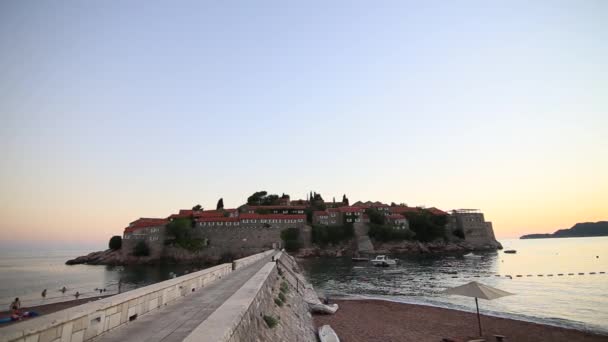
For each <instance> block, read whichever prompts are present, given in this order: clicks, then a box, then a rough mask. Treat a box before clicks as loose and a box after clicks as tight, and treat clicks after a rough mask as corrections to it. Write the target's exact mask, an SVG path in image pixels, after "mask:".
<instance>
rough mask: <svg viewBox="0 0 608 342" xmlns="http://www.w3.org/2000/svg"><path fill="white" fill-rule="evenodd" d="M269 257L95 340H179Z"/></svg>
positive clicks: (135, 341)
mask: <svg viewBox="0 0 608 342" xmlns="http://www.w3.org/2000/svg"><path fill="white" fill-rule="evenodd" d="M270 260H271V258H270V257H268V258H264V259H262V260H259V261H257V262H255V263H253V264H251V265H248V266H245V267H243V268H241V269H238V270H236V271H233V272H232V273H230V274H229V275H227V276H225V277H223V278H222V279H219V280H216V281H215V282H213V283H211V284H210V285H208V286H206V287H203V288H201V289H199V290H197V292H195V293H194V294H192V295H189V296H186V297H181V298H179V299H177V300H175V301H174V302H172V303H170V304H167V306H163V307H161V308H159V309H157V310H154V311H152V312H150V313H148V314H145V315H143V316H141V317H140V318H138V319H137V320H136V321H133V322H131V323H128V324H127V325H122V326H119V327H117V328H116V329H114V330H110V331H109V332H107V333H105V334H102V335H100V336H99V337H98V338H96V339H95V340H94V341H96V342H98V341H99V342H114V341H116V342H123V341H124V342H129V341H133V342H141V341H145V342H158V341H163V342H173V341H180V342H181V341H182V340H183V339H184V338H186V336H188V334H190V332H191V331H192V330H194V328H196V327H197V326H198V325H199V324H201V323H202V322H203V321H204V320H205V319H206V318H207V317H209V315H211V314H212V313H213V312H214V311H215V310H216V309H217V308H218V307H219V306H220V305H222V304H223V303H224V302H225V301H226V299H228V298H229V297H230V296H232V295H233V294H234V293H235V292H236V291H237V290H238V289H239V288H241V286H243V284H245V283H246V282H247V280H249V278H251V277H252V276H253V275H254V274H255V273H256V272H257V271H259V270H260V269H261V268H262V266H264V265H265V264H266V263H267V262H269V261H270Z"/></svg>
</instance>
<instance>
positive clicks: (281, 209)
mask: <svg viewBox="0 0 608 342" xmlns="http://www.w3.org/2000/svg"><path fill="white" fill-rule="evenodd" d="M305 209H306V206H304V205H248V204H245V205H242V206H240V207H239V211H240V212H241V213H244V214H257V213H260V212H264V214H266V213H267V214H283V215H302V214H304V210H305Z"/></svg>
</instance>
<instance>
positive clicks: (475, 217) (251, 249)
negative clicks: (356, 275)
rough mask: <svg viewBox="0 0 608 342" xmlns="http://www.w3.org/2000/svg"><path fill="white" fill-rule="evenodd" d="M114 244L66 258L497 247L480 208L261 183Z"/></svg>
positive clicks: (155, 221)
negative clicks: (283, 189) (304, 191)
mask: <svg viewBox="0 0 608 342" xmlns="http://www.w3.org/2000/svg"><path fill="white" fill-rule="evenodd" d="M109 247H110V248H109V249H108V250H106V251H101V252H94V253H90V254H88V255H85V256H81V257H78V258H76V259H72V260H69V261H67V262H66V263H67V264H70V265H71V264H103V265H125V264H146V263H157V262H169V263H171V262H175V263H205V264H215V263H218V262H224V261H230V260H233V259H235V258H239V257H243V256H247V255H251V254H255V253H259V252H262V251H264V250H267V249H269V248H276V247H284V248H285V249H286V250H288V251H290V252H291V253H293V254H295V255H296V256H299V257H310V256H338V257H339V256H346V255H357V254H372V253H400V254H403V253H464V252H469V251H474V250H496V249H502V246H501V245H500V243H499V242H498V241H496V239H495V237H494V230H493V228H492V223H491V222H488V221H486V220H485V218H484V215H483V213H482V212H480V211H479V210H471V209H466V210H465V209H460V210H451V211H443V210H440V209H437V208H434V207H431V208H424V207H410V206H408V205H406V204H403V203H402V204H396V203H391V204H385V203H382V202H372V201H366V202H362V201H359V202H356V203H353V204H350V203H349V200H348V198H347V197H346V195H343V196H342V200H341V201H336V200H335V198H334V199H333V200H332V201H325V200H323V198H322V196H321V195H320V194H318V193H315V192H311V193H310V194H309V195H307V198H306V199H305V200H303V199H300V200H291V199H290V196H289V195H286V194H282V195H281V196H279V195H275V194H268V193H267V192H266V191H259V192H256V193H254V194H252V195H251V196H249V197H248V198H247V202H246V203H245V204H243V205H241V206H239V207H238V208H233V209H225V208H224V204H223V199H221V198H220V199H219V201H218V203H217V205H216V208H215V209H213V210H205V209H204V208H202V206H200V205H196V206H194V207H192V209H182V210H179V212H177V213H174V214H171V215H169V216H167V217H165V218H162V217H161V218H139V219H137V220H135V221H133V222H131V223H130V224H129V225H128V226H127V227H125V228H124V230H123V234H122V236H114V237H112V239H111V240H110V244H109Z"/></svg>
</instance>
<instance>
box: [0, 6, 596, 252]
mask: <svg viewBox="0 0 608 342" xmlns="http://www.w3.org/2000/svg"><path fill="white" fill-rule="evenodd" d="M606 42H608V2H606V1H592V0H585V1H533V2H530V1H508V2H506V1H505V2H495V1H494V2H488V1H457V2H456V1H454V2H448V1H437V2H435V1H428V2H426V1H425V2H421V1H377V2H373V3H372V2H369V1H301V2H296V1H255V2H252V1H192V2H189V1H155V2H149V1H127V2H124V1H50V0H43V1H28V0H26V1H21V0H19V1H12V0H8V1H2V2H0V51H2V52H1V53H0V122H1V123H2V124H1V125H0V156H1V157H2V158H0V241H3V242H10V241H16V242H19V241H21V242H23V241H29V242H32V241H40V242H49V243H54V242H62V243H72V244H81V243H97V242H105V241H107V240H108V239H109V237H110V236H112V235H116V234H121V232H122V230H123V228H124V227H125V226H126V225H127V224H128V223H129V222H131V221H133V220H135V219H137V218H139V217H166V216H168V215H169V214H171V213H173V212H176V211H177V210H178V209H180V208H191V207H192V206H193V205H195V204H199V203H200V204H201V205H203V207H205V208H215V204H216V202H217V200H218V198H220V197H222V198H223V199H224V203H225V204H226V207H236V206H238V205H240V204H242V203H243V202H245V200H246V198H247V196H249V195H250V194H251V193H253V192H255V191H259V190H266V191H269V192H271V193H279V194H280V193H288V194H290V195H291V197H292V198H305V196H306V193H307V192H309V191H311V190H312V191H316V192H319V193H321V194H322V195H323V197H324V198H325V199H326V200H331V199H332V197H334V196H335V197H336V198H338V199H339V198H341V196H342V194H346V195H347V196H348V197H349V199H350V200H351V202H354V201H357V200H364V201H365V200H374V201H376V200H380V201H384V202H386V203H390V202H393V201H394V202H397V203H401V202H404V203H407V204H408V205H412V206H413V205H424V206H428V207H430V206H435V207H438V208H441V209H444V210H449V209H457V208H477V209H481V210H482V211H483V212H484V213H485V216H486V219H487V220H489V221H492V222H493V224H494V230H495V232H496V235H497V236H498V237H499V238H509V237H518V236H519V235H522V234H526V233H543V232H552V231H554V230H556V229H560V228H567V227H570V226H572V225H573V224H575V223H576V222H586V221H599V220H608V44H607V43H606Z"/></svg>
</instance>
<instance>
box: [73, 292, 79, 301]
mask: <svg viewBox="0 0 608 342" xmlns="http://www.w3.org/2000/svg"><path fill="white" fill-rule="evenodd" d="M74 296H76V299H78V297H80V292H78V291H76V294H75V295H74Z"/></svg>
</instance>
